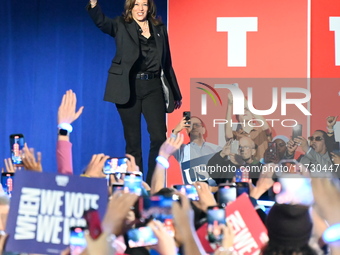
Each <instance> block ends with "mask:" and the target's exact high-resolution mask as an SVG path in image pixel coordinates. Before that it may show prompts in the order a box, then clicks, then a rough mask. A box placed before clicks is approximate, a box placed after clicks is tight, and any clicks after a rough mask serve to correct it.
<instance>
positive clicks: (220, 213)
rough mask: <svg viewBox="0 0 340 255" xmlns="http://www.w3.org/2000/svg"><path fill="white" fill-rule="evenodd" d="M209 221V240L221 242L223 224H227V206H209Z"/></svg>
mask: <svg viewBox="0 0 340 255" xmlns="http://www.w3.org/2000/svg"><path fill="white" fill-rule="evenodd" d="M207 222H208V239H209V242H211V243H217V242H221V241H222V239H223V232H222V227H221V225H225V224H226V216H225V208H223V207H220V206H212V207H209V208H208V212H207Z"/></svg>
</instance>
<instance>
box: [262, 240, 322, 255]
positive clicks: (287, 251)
mask: <svg viewBox="0 0 340 255" xmlns="http://www.w3.org/2000/svg"><path fill="white" fill-rule="evenodd" d="M261 254H262V255H293V254H295V255H316V254H317V253H316V251H315V250H314V249H312V248H311V247H310V246H309V245H308V244H305V245H304V246H301V247H298V248H297V247H289V246H283V245H278V244H274V243H271V242H270V241H269V243H268V245H267V246H266V247H264V249H263V251H262V253H261Z"/></svg>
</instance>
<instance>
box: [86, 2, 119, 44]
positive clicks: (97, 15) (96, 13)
mask: <svg viewBox="0 0 340 255" xmlns="http://www.w3.org/2000/svg"><path fill="white" fill-rule="evenodd" d="M86 9H87V11H88V13H89V14H90V17H91V18H92V20H93V22H94V24H96V26H97V27H98V28H99V29H100V30H101V31H102V32H104V33H105V34H108V35H111V36H112V37H115V36H116V32H117V18H116V19H111V18H109V17H107V16H105V15H104V13H103V12H102V9H101V8H100V6H99V4H98V3H97V0H90V2H89V3H88V5H87V6H86Z"/></svg>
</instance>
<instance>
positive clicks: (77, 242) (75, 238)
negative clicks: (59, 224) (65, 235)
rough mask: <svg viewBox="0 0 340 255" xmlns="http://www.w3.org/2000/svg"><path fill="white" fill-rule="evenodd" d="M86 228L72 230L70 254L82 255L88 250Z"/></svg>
mask: <svg viewBox="0 0 340 255" xmlns="http://www.w3.org/2000/svg"><path fill="white" fill-rule="evenodd" d="M86 246H87V245H86V239H85V234H84V227H71V228H70V254H71V255H80V254H81V253H82V252H83V251H84V250H85V248H86Z"/></svg>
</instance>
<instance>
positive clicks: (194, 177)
mask: <svg viewBox="0 0 340 255" xmlns="http://www.w3.org/2000/svg"><path fill="white" fill-rule="evenodd" d="M214 155H215V153H212V154H209V155H205V156H201V157H198V158H195V159H191V160H188V161H185V162H182V163H181V169H182V177H183V183H184V184H192V183H194V182H199V181H209V179H211V178H210V176H209V173H208V171H207V163H208V161H209V159H211V157H212V156H214Z"/></svg>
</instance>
